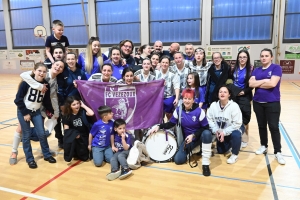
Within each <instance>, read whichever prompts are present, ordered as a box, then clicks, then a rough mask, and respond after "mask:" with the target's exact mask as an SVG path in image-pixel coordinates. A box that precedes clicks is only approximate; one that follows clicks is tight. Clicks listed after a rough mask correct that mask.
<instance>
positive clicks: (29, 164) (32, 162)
mask: <svg viewBox="0 0 300 200" xmlns="http://www.w3.org/2000/svg"><path fill="white" fill-rule="evenodd" d="M28 166H29V168H31V169H35V168H37V164H36V162H35V161H34V160H33V161H31V162H29V163H28Z"/></svg>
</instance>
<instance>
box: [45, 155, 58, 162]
mask: <svg viewBox="0 0 300 200" xmlns="http://www.w3.org/2000/svg"><path fill="white" fill-rule="evenodd" d="M44 160H45V161H48V162H49V163H56V160H55V158H53V157H52V156H50V157H48V158H44Z"/></svg>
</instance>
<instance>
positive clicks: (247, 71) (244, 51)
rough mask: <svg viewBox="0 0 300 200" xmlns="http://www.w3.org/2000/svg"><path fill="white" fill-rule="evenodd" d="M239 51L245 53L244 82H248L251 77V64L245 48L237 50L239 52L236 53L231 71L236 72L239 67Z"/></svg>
mask: <svg viewBox="0 0 300 200" xmlns="http://www.w3.org/2000/svg"><path fill="white" fill-rule="evenodd" d="M241 53H245V54H246V55H247V62H246V66H245V67H246V80H245V81H246V82H247V83H248V81H249V79H250V77H251V73H252V65H251V62H250V54H249V52H248V51H247V50H245V49H243V50H241V51H239V53H238V54H237V57H236V62H235V66H234V70H233V73H238V72H237V71H238V68H239V67H240V63H239V56H240V54H241ZM246 85H248V84H246Z"/></svg>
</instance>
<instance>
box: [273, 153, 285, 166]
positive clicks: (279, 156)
mask: <svg viewBox="0 0 300 200" xmlns="http://www.w3.org/2000/svg"><path fill="white" fill-rule="evenodd" d="M275 158H276V160H277V162H278V163H279V164H281V165H285V160H284V159H283V156H282V154H281V153H280V152H278V153H276V154H275Z"/></svg>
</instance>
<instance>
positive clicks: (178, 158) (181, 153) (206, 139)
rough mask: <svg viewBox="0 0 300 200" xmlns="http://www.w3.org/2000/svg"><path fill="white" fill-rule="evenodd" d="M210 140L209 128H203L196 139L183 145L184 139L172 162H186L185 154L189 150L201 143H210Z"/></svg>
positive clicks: (179, 163)
mask: <svg viewBox="0 0 300 200" xmlns="http://www.w3.org/2000/svg"><path fill="white" fill-rule="evenodd" d="M211 141H212V134H211V132H210V131H209V130H204V131H203V132H202V134H201V136H200V138H199V139H198V140H194V141H192V142H191V143H189V144H186V145H185V148H184V144H185V140H184V141H183V142H182V143H181V145H180V147H179V150H178V151H177V153H176V154H175V157H174V162H175V164H176V165H182V164H184V163H186V160H187V158H186V156H187V155H188V154H189V150H190V149H191V150H193V149H194V148H195V147H196V146H198V145H201V143H204V144H210V143H211Z"/></svg>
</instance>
